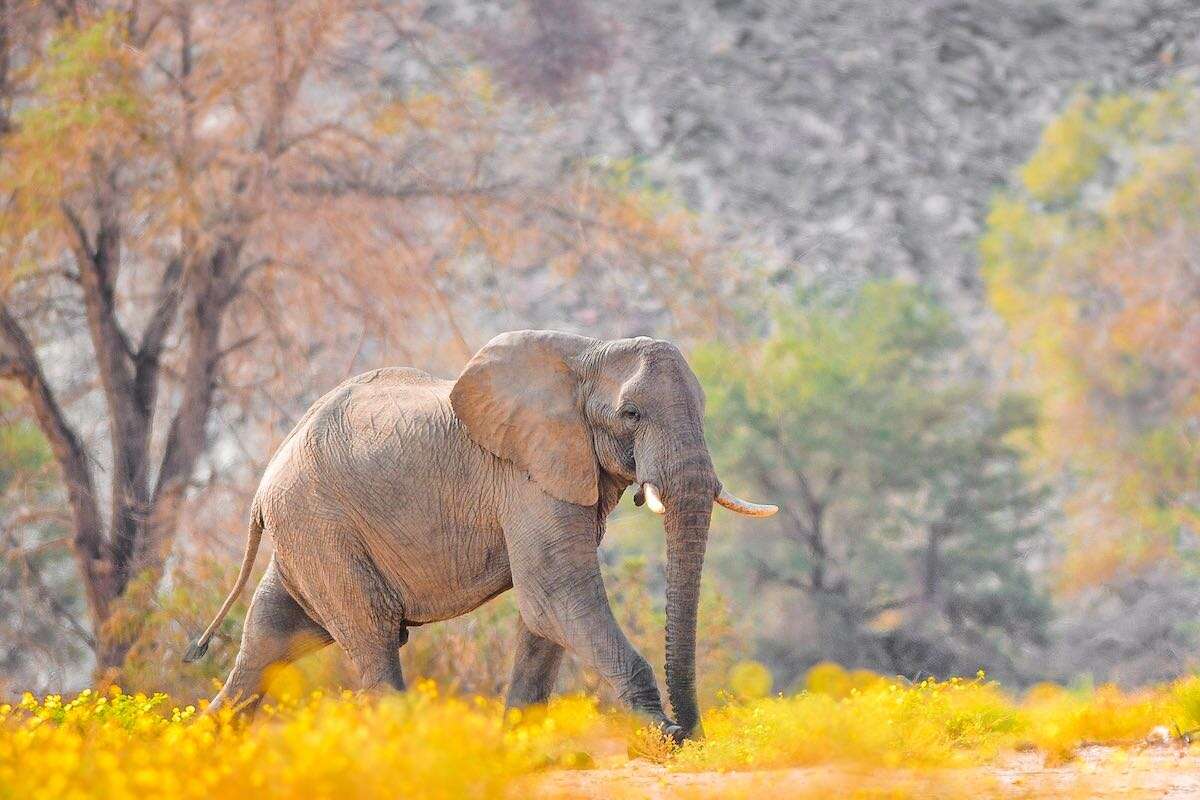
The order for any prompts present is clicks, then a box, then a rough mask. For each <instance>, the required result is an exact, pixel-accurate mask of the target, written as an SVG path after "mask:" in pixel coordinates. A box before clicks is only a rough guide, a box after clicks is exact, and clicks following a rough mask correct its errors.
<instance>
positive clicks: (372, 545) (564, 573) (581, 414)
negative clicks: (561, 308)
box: [184, 330, 777, 741]
mask: <svg viewBox="0 0 1200 800" xmlns="http://www.w3.org/2000/svg"><path fill="white" fill-rule="evenodd" d="M703 420H704V393H703V390H702V389H701V386H700V383H699V381H698V380H697V378H696V376H695V374H694V373H693V372H692V370H691V368H690V367H689V366H688V363H687V361H686V360H685V358H684V356H683V354H682V353H681V352H680V351H679V349H678V348H676V347H675V346H674V345H672V344H670V343H669V342H666V341H661V340H656V339H651V338H646V337H639V338H631V339H619V340H610V341H601V340H597V339H592V338H588V337H584V336H578V335H574V334H569V333H562V332H557V331H530V330H527V331H514V332H509V333H504V334H501V335H499V336H497V337H495V338H494V339H492V340H491V341H490V342H488V344H487V345H486V346H484V347H483V348H482V349H481V350H480V351H479V352H478V353H476V354H475V355H474V357H472V358H471V359H470V361H469V362H468V363H467V365H466V367H465V368H464V369H463V371H462V373H461V374H460V375H459V376H458V378H457V380H454V381H449V380H442V379H439V378H435V377H432V376H430V375H428V374H426V373H424V372H421V371H419V370H416V369H411V368H405V367H390V368H384V369H377V370H374V371H371V372H367V373H365V374H363V375H359V376H357V377H354V378H351V379H349V380H347V381H346V382H344V383H342V384H341V385H339V386H338V387H337V388H335V389H333V390H332V391H331V392H329V393H328V394H326V395H325V396H324V397H322V398H321V399H320V400H318V401H317V402H316V404H314V405H313V406H312V408H310V409H309V410H308V412H307V413H306V414H305V415H304V416H303V417H302V418H301V420H300V422H299V423H298V424H297V425H296V427H295V428H294V429H293V430H292V431H291V433H290V434H289V435H288V436H287V438H286V439H285V440H284V441H283V443H282V444H281V445H280V447H279V449H278V450H277V451H276V453H275V455H274V457H273V458H272V459H271V461H270V463H269V465H268V466H267V468H266V470H265V472H264V474H263V476H262V480H261V482H260V484H259V486H258V489H257V491H256V493H255V495H254V499H253V501H252V503H251V506H250V525H249V536H248V541H247V544H246V550H245V556H244V558H243V560H242V564H241V569H240V571H239V573H238V576H237V580H236V583H235V585H234V587H233V589H232V590H231V591H230V593H229V595H228V597H227V598H226V599H225V602H224V604H223V605H222V606H221V608H220V610H219V611H218V613H217V616H216V618H215V619H214V620H213V622H212V624H210V625H209V626H208V628H207V630H205V631H204V633H203V634H202V635H201V636H200V637H199V638H198V639H197V640H196V641H195V643H194V644H193V645H192V646H191V647H190V648H189V650H188V652H187V653H186V654H185V656H184V661H194V660H196V659H198V658H200V657H202V656H203V655H204V653H205V651H206V650H207V648H208V644H209V641H210V640H211V638H212V636H213V633H214V631H215V630H216V629H217V627H218V626H219V625H220V623H221V620H222V619H223V618H224V616H225V614H226V613H227V612H228V611H229V608H230V606H231V605H232V604H233V603H234V602H235V600H236V598H237V597H238V595H239V594H240V592H241V590H242V589H243V588H244V586H245V584H246V582H247V580H248V579H249V577H250V573H251V570H252V568H253V565H254V561H255V558H256V554H257V551H258V546H259V543H260V540H261V538H262V535H263V533H264V532H266V533H267V534H269V535H270V537H271V539H272V541H273V544H274V552H273V554H272V556H271V558H270V561H269V563H268V564H267V568H266V572H265V574H264V575H263V577H262V579H261V581H260V583H259V584H258V588H257V589H256V591H255V593H254V596H253V600H252V601H251V604H250V608H249V611H248V613H247V616H246V620H245V625H244V628H243V631H242V639H241V646H240V649H239V651H238V654H237V657H236V660H235V663H234V666H233V668H232V670H231V672H230V673H229V676H228V678H227V679H226V681H225V683H224V686H223V688H222V689H221V690H220V692H219V693H218V694H217V695H216V697H215V698H214V699H213V700H212V702H211V704H210V705H209V711H210V712H211V711H215V710H216V709H219V708H221V707H223V706H225V705H235V707H238V708H242V707H245V708H251V709H252V708H253V706H254V705H255V704H256V703H257V702H258V699H259V697H260V696H261V692H262V688H263V687H262V681H263V673H264V670H266V669H267V668H268V667H270V666H272V665H277V664H280V663H288V662H290V661H292V660H295V659H297V658H299V657H300V656H302V655H304V654H306V653H308V652H311V651H313V650H315V649H318V648H320V647H323V646H325V645H327V644H330V643H332V642H336V643H337V644H338V645H340V646H341V647H342V648H344V650H345V652H346V653H347V655H348V656H349V658H350V660H351V661H352V662H353V664H354V666H355V667H356V668H357V670H358V672H359V675H360V678H361V681H362V686H363V688H364V689H365V690H373V689H379V690H387V689H389V688H394V689H396V690H403V688H404V677H403V674H402V672H401V667H400V659H399V650H400V647H401V646H402V645H403V644H404V643H405V642H406V641H407V639H408V629H409V628H413V627H417V626H420V625H425V624H428V623H433V622H438V621H440V620H446V619H450V618H452V617H456V616H459V615H462V614H465V613H467V612H469V611H471V610H473V609H475V608H476V607H478V606H480V605H481V604H483V603H485V602H487V601H488V600H490V599H491V598H493V597H496V596H497V595H499V594H501V593H503V592H505V591H507V590H509V589H514V590H515V595H516V606H517V610H518V611H519V615H518V616H519V619H518V624H517V628H518V630H517V633H516V646H515V659H514V664H513V668H512V677H511V681H510V687H509V689H508V694H507V698H506V703H507V705H508V706H509V707H522V706H527V705H531V704H537V703H542V702H545V701H546V700H547V699H548V697H549V695H550V693H551V691H552V688H553V685H554V682H555V679H556V675H557V672H558V668H559V664H560V661H561V659H562V656H563V652H564V649H567V650H570V651H571V652H572V653H573V654H574V655H575V656H576V657H577V658H579V659H580V660H581V661H582V663H584V664H585V665H587V666H589V667H591V668H592V669H594V670H595V671H596V672H597V673H598V674H599V675H600V676H601V677H602V678H603V679H604V680H606V681H607V682H608V683H609V684H610V685H611V686H612V687H613V689H614V691H615V693H616V694H617V696H618V697H619V698H620V700H621V702H622V703H624V704H625V705H627V706H628V707H629V708H630V709H632V710H633V711H634V712H635V713H638V714H640V715H642V716H643V717H644V718H648V719H649V720H650V721H651V722H652V723H653V724H656V725H658V726H659V727H660V728H661V730H663V731H664V732H665V733H666V734H667V735H670V736H672V737H674V738H675V739H676V740H677V741H682V740H684V739H685V738H689V737H699V736H702V735H703V731H702V730H701V729H700V713H699V709H698V705H697V698H696V665H695V657H696V614H697V604H698V601H699V589H700V575H701V568H702V566H703V561H704V552H705V546H706V543H707V539H708V529H709V522H710V517H711V514H712V508H713V504H714V501H715V502H716V503H719V504H721V505H722V506H725V507H726V508H729V509H732V510H733V511H737V512H740V513H742V514H747V515H750V516H769V515H770V514H772V513H774V512H775V511H776V510H777V509H776V507H775V506H770V505H760V504H756V503H750V502H747V501H744V500H741V499H739V498H737V497H736V496H734V495H732V494H731V493H730V492H728V491H727V490H725V489H724V488H723V487H722V486H721V483H720V482H719V481H718V480H717V476H716V473H715V471H714V468H713V464H712V460H711V458H710V455H709V450H708V447H707V444H706V442H705V439H704V431H703ZM631 485H636V486H637V487H638V488H637V490H636V493H635V496H634V501H635V503H636V504H637V505H638V506H641V505H645V506H647V507H649V509H650V510H652V511H654V512H656V513H658V514H661V515H663V519H664V529H665V538H666V579H667V581H666V583H667V587H666V617H667V624H666V686H667V693H668V696H669V698H670V702H671V708H672V709H673V714H674V720H672V719H670V718H668V717H667V715H666V714H665V712H664V710H663V705H662V701H661V699H660V696H659V691H658V686H657V684H656V682H655V679H654V673H653V671H652V669H651V667H650V665H649V663H647V661H646V659H645V658H644V657H642V655H641V654H640V653H638V652H637V650H636V649H635V648H634V647H633V646H632V645H631V644H630V642H629V640H628V639H627V638H626V636H625V634H624V633H623V632H622V630H621V629H620V627H619V626H618V624H617V622H616V620H615V618H614V616H613V612H612V609H611V607H610V606H609V602H608V597H607V595H606V593H605V589H604V583H603V581H602V579H601V574H600V561H599V556H598V553H597V550H598V548H599V545H600V540H601V538H602V537H603V536H604V531H605V522H606V519H607V517H608V515H609V513H610V512H611V511H612V510H613V508H614V507H615V506H616V505H617V502H618V501H619V500H620V498H621V496H622V495H623V493H624V492H625V490H626V489H627V488H628V487H629V486H631Z"/></svg>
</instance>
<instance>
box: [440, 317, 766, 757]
mask: <svg viewBox="0 0 1200 800" xmlns="http://www.w3.org/2000/svg"><path fill="white" fill-rule="evenodd" d="M450 399H451V403H452V405H453V408H454V411H455V413H456V414H457V415H458V417H459V418H460V419H461V420H462V422H463V423H464V425H465V426H466V428H467V431H468V433H469V435H470V436H471V438H472V439H473V440H474V441H475V442H476V444H478V445H480V446H481V447H483V448H485V449H486V450H489V451H491V452H492V453H493V454H495V455H496V456H498V457H500V458H503V459H506V460H508V461H511V462H512V463H513V464H515V465H516V466H517V467H518V468H519V469H521V470H523V471H524V472H526V473H528V475H529V476H530V477H531V478H532V479H533V480H534V481H535V482H536V483H537V484H538V485H539V486H540V487H541V488H542V489H543V490H544V491H545V492H546V493H547V494H549V495H552V496H554V497H556V498H558V499H559V500H563V501H566V502H568V503H573V504H576V505H580V506H595V505H596V504H597V503H598V502H600V498H601V495H602V488H603V486H606V485H608V486H611V485H616V486H617V487H619V488H620V489H624V488H625V487H627V486H628V485H629V484H631V483H633V484H637V485H638V487H639V488H638V492H637V495H636V496H635V501H636V502H637V503H638V505H642V504H643V502H644V503H645V504H646V505H647V506H648V507H649V508H650V509H651V510H653V511H655V512H657V513H659V514H663V515H664V526H665V529H666V544H667V561H666V569H667V630H666V653H667V663H666V679H667V691H668V695H669V697H670V700H671V707H672V709H673V710H674V714H675V717H676V722H677V723H678V725H679V726H680V727H681V728H682V729H683V731H684V733H685V734H693V735H694V734H697V733H699V710H698V708H697V703H696V688H695V674H696V669H695V659H696V614H697V606H698V602H699V589H700V573H701V568H702V566H703V562H704V550H705V546H706V543H707V540H708V527H709V520H710V517H711V514H712V506H713V503H714V501H716V502H719V503H720V504H721V505H723V506H725V507H727V508H730V509H732V510H734V511H738V512H740V513H743V514H748V515H751V516H768V515H770V514H772V513H774V512H775V510H776V509H775V507H774V506H764V505H757V504H754V503H748V502H745V501H743V500H739V499H738V498H736V497H734V496H733V495H731V494H729V493H728V492H727V491H725V490H724V489H723V488H722V486H721V483H720V481H719V480H717V476H716V473H715V471H714V469H713V464H712V459H711V458H710V457H709V452H708V447H707V445H706V444H705V441H704V429H703V423H704V392H703V390H702V389H701V388H700V383H699V381H697V379H696V376H695V375H694V374H693V372H692V370H691V368H690V367H689V366H688V364H687V362H686V361H685V360H684V357H683V354H682V353H680V351H679V350H678V349H677V348H676V347H675V346H674V345H672V344H670V343H668V342H664V341H658V340H655V339H648V338H636V339H621V340H616V341H599V340H596V339H590V338H587V337H583V336H575V335H572V334H566V333H558V332H554V331H518V332H513V333H505V334H502V335H500V336H497V337H496V338H494V339H493V340H492V341H491V342H489V343H488V344H487V345H486V346H485V347H484V348H483V349H482V350H480V351H479V352H478V353H477V354H476V355H475V357H474V358H472V359H471V361H470V362H469V363H468V364H467V366H466V368H465V369H464V370H463V373H462V375H461V376H460V377H459V379H458V381H457V383H456V384H455V385H454V388H453V390H452V392H451V395H450ZM605 510H607V509H605Z"/></svg>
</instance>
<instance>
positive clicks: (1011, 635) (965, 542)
mask: <svg viewBox="0 0 1200 800" xmlns="http://www.w3.org/2000/svg"><path fill="white" fill-rule="evenodd" d="M960 343H961V336H960V334H959V332H958V331H957V330H956V328H955V326H954V324H953V322H952V319H951V317H950V315H949V314H948V312H947V311H946V310H945V309H944V308H942V307H941V306H939V305H938V303H936V302H935V301H934V300H933V299H932V298H931V297H930V296H928V295H927V294H925V293H924V292H922V291H920V290H917V289H915V288H911V287H908V286H904V285H900V284H896V283H890V282H880V283H870V284H867V285H865V286H863V287H862V288H861V289H859V290H856V291H853V292H850V293H846V294H842V295H834V294H830V293H823V292H813V293H808V294H805V295H803V296H801V297H800V298H799V300H798V302H797V303H796V304H795V305H792V306H789V307H787V308H785V309H783V310H782V311H781V312H780V313H779V314H778V315H777V317H776V320H775V325H774V332H773V333H772V334H771V335H770V337H769V338H767V339H765V340H764V341H761V342H758V343H756V344H755V345H753V346H752V347H749V348H746V349H738V348H734V347H731V346H725V345H714V346H711V347H708V348H705V349H703V350H701V352H700V353H698V354H697V356H696V358H695V363H696V364H697V366H698V371H699V373H700V375H701V381H702V383H703V384H704V386H705V387H706V390H707V392H708V426H709V428H708V430H709V441H710V444H711V445H712V447H713V450H714V453H715V456H716V458H717V462H718V470H719V472H720V474H721V476H722V479H723V480H724V482H725V483H726V484H727V485H729V486H731V487H732V488H734V489H735V491H737V492H738V493H743V490H744V493H745V494H746V495H750V494H752V493H753V495H754V496H759V495H762V496H764V497H768V498H770V500H771V501H772V502H778V503H779V505H780V507H781V512H782V513H781V514H780V515H779V516H778V517H777V518H776V521H772V523H771V524H773V525H774V533H775V534H776V535H774V536H772V535H768V534H765V533H764V531H763V528H762V527H761V526H762V523H761V522H759V521H755V526H754V529H751V527H750V524H749V523H746V524H745V527H744V528H742V527H741V525H742V524H741V523H733V522H732V521H730V520H728V518H726V519H723V520H721V521H720V522H719V523H718V525H719V526H721V527H726V526H729V525H731V524H738V525H739V538H738V539H737V540H736V542H734V543H732V544H730V543H729V541H730V540H728V539H726V540H725V542H726V544H725V545H724V546H723V547H721V548H720V549H718V552H717V553H716V558H717V560H718V561H724V562H726V563H728V562H729V561H733V562H735V563H741V564H744V565H746V566H748V567H749V569H750V571H751V573H752V575H753V578H754V580H755V581H756V582H757V586H758V587H759V589H760V592H759V593H758V594H757V597H758V598H759V600H758V601H756V604H757V605H760V606H761V608H762V611H761V612H760V613H763V615H764V620H765V622H764V626H763V627H761V628H760V631H761V632H762V634H763V641H767V640H770V639H778V640H779V641H780V642H781V643H782V644H783V645H784V647H785V648H788V649H791V650H792V651H793V653H794V655H792V656H791V659H792V664H791V669H792V670H794V672H793V673H792V674H795V672H798V671H799V670H801V669H804V668H806V667H807V666H809V665H811V664H812V663H813V662H814V661H816V660H819V659H821V658H828V659H833V660H837V661H841V662H843V663H847V664H854V665H861V666H871V667H876V668H881V669H885V670H890V671H896V672H900V673H905V674H916V673H918V672H922V671H923V672H938V673H941V674H946V673H948V672H973V671H974V670H975V669H977V668H978V667H980V666H983V667H986V668H988V669H990V670H997V671H1000V672H1005V673H1008V674H1010V675H1011V674H1014V673H1019V672H1020V671H1021V663H1022V662H1023V661H1024V659H1025V656H1026V651H1027V650H1028V648H1029V647H1031V646H1032V645H1036V644H1037V643H1038V642H1040V640H1041V638H1042V635H1043V628H1044V625H1045V623H1046V621H1047V616H1048V605H1047V601H1046V598H1045V596H1044V594H1043V593H1042V591H1041V590H1040V589H1039V588H1038V586H1037V585H1036V583H1035V581H1034V580H1033V578H1032V577H1031V574H1030V571H1029V564H1028V557H1029V555H1030V551H1031V548H1032V547H1033V546H1034V544H1035V543H1036V542H1037V541H1038V540H1039V538H1040V532H1041V525H1042V515H1041V513H1040V511H1039V509H1040V507H1041V505H1042V499H1043V496H1042V494H1041V493H1040V492H1039V491H1037V490H1035V489H1034V488H1032V487H1030V486H1029V484H1028V483H1027V482H1026V481H1025V479H1024V478H1023V476H1022V474H1021V471H1020V465H1019V458H1018V453H1017V451H1016V450H1015V449H1014V447H1013V446H1012V444H1011V441H1012V439H1013V438H1014V437H1015V436H1018V435H1019V434H1020V433H1021V432H1023V431H1025V430H1026V429H1028V427H1029V426H1030V425H1031V424H1032V423H1033V418H1032V415H1031V414H1030V409H1029V406H1028V404H1027V403H1025V402H1023V401H1022V400H1021V399H1020V398H1017V397H1001V398H999V399H993V398H991V397H990V396H989V395H988V394H987V393H986V392H985V391H984V390H983V388H982V387H981V386H980V385H978V384H977V383H975V382H973V381H971V380H968V379H966V378H964V377H962V375H963V369H962V367H961V365H960V364H959V362H960V360H961V354H960V350H959V347H960ZM774 628H782V630H773V629H774ZM765 655H766V656H767V658H768V659H771V660H774V661H775V662H776V663H779V657H780V656H781V655H782V654H780V653H766V654H765ZM788 677H790V676H788Z"/></svg>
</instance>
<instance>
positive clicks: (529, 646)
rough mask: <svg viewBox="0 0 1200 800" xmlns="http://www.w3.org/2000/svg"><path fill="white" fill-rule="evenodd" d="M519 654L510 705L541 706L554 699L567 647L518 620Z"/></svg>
mask: <svg viewBox="0 0 1200 800" xmlns="http://www.w3.org/2000/svg"><path fill="white" fill-rule="evenodd" d="M516 645H517V646H516V656H515V657H514V659H513V669H512V680H511V681H509V684H508V697H507V699H506V700H505V705H506V706H507V707H508V708H523V707H524V706H532V705H538V704H540V703H545V702H546V701H547V700H549V699H550V693H551V692H553V691H554V682H555V680H557V678H558V668H559V665H561V664H562V657H563V648H562V645H560V644H558V643H557V642H552V641H550V640H549V639H543V638H542V637H541V636H538V635H537V634H535V633H533V632H532V631H530V630H529V628H528V627H527V626H526V625H525V622H524V620H522V619H520V618H518V619H517V641H516Z"/></svg>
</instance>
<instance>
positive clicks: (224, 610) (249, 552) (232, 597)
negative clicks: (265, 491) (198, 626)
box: [183, 502, 263, 664]
mask: <svg viewBox="0 0 1200 800" xmlns="http://www.w3.org/2000/svg"><path fill="white" fill-rule="evenodd" d="M262 532H263V517H262V510H261V509H260V508H259V507H258V503H257V502H256V503H254V505H253V506H252V507H251V508H250V532H249V535H248V536H247V537H246V553H245V555H243V556H242V568H241V569H240V570H238V576H237V582H236V583H234V584H233V589H231V590H230V592H229V596H228V597H226V598H225V602H224V603H222V604H221V610H220V611H218V612H217V616H216V617H215V618H214V619H213V621H212V623H211V624H210V625H209V626H208V628H207V629H206V630H205V631H204V633H202V634H200V638H199V639H197V640H196V641H195V642H193V643H192V646H191V647H189V648H188V649H187V652H186V653H184V654H183V662H184V663H185V664H190V663H191V662H193V661H196V660H198V659H200V658H203V657H204V654H205V653H207V652H208V643H209V640H211V639H212V636H213V634H214V633H216V630H217V627H218V626H220V624H221V620H223V619H225V615H226V614H228V613H229V609H230V608H231V607H232V606H233V604H234V602H235V601H236V600H237V598H238V595H239V594H241V593H242V589H244V588H245V587H246V581H248V580H250V571H251V570H252V569H254V558H255V556H257V555H258V545H259V542H261V541H262Z"/></svg>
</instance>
